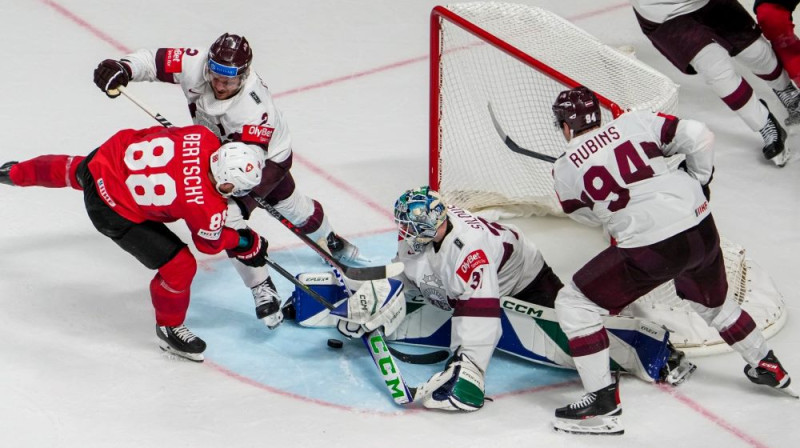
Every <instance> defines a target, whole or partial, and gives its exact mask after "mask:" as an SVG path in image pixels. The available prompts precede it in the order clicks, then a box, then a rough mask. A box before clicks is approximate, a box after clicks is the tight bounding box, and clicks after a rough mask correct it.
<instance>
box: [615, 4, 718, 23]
mask: <svg viewBox="0 0 800 448" xmlns="http://www.w3.org/2000/svg"><path fill="white" fill-rule="evenodd" d="M630 1H631V5H633V9H635V10H636V12H638V13H639V15H641V16H642V17H644V18H645V19H647V20H649V21H651V22H656V23H664V22H666V21H667V20H669V19H672V18H675V17H677V16H682V15H684V14H689V13H690V12H695V11H697V10H698V9H700V8H702V7H703V6H706V5H707V4H708V2H709V0H630Z"/></svg>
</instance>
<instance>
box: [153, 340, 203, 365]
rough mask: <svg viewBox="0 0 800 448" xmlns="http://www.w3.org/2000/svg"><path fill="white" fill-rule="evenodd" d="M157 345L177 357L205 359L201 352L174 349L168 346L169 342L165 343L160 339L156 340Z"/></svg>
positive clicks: (190, 359) (196, 360) (196, 359)
mask: <svg viewBox="0 0 800 448" xmlns="http://www.w3.org/2000/svg"><path fill="white" fill-rule="evenodd" d="M158 347H159V348H161V350H163V351H164V352H166V353H168V354H170V355H175V356H177V357H179V358H183V359H188V360H189V361H193V362H203V360H204V359H205V357H203V354H202V353H187V352H182V351H180V350H175V349H174V348H172V346H170V345H169V344H167V343H166V342H164V341H162V340H159V341H158Z"/></svg>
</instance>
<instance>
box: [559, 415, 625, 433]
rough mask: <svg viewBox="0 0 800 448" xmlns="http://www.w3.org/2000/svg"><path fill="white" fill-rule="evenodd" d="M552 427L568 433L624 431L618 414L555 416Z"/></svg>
mask: <svg viewBox="0 0 800 448" xmlns="http://www.w3.org/2000/svg"><path fill="white" fill-rule="evenodd" d="M553 429H555V430H556V431H561V432H567V433H570V434H588V435H600V436H618V435H622V434H624V433H625V428H623V427H622V422H621V421H620V417H619V416H596V417H591V418H587V419H584V420H568V419H561V418H556V419H555V421H553Z"/></svg>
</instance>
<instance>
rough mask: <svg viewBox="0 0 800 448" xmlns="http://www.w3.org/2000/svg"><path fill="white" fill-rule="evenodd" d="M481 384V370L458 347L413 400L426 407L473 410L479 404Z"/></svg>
mask: <svg viewBox="0 0 800 448" xmlns="http://www.w3.org/2000/svg"><path fill="white" fill-rule="evenodd" d="M483 384H484V381H483V371H482V370H481V369H480V367H478V366H477V365H475V363H474V362H472V360H471V359H470V358H469V356H467V355H464V354H461V349H460V348H459V349H458V350H456V354H455V356H453V357H452V358H450V361H448V362H447V366H446V367H445V369H444V371H443V372H439V373H437V374H435V375H433V376H432V377H431V379H429V380H428V382H426V383H425V384H423V385H422V387H420V388H419V390H417V393H416V395H415V396H414V401H422V405H423V406H425V407H426V408H429V409H441V410H444V411H466V412H469V411H477V410H478V409H480V408H482V407H483V401H484V387H483Z"/></svg>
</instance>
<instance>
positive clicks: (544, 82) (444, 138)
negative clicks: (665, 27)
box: [429, 2, 786, 353]
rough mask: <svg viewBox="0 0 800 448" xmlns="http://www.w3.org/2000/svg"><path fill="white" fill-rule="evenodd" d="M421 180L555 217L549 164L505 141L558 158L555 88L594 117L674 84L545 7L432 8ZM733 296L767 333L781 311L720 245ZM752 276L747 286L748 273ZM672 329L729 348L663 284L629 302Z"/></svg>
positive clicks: (473, 200) (468, 200)
mask: <svg viewBox="0 0 800 448" xmlns="http://www.w3.org/2000/svg"><path fill="white" fill-rule="evenodd" d="M430 81H431V86H430V94H431V98H430V120H431V121H430V159H429V183H430V185H431V186H432V187H433V188H435V189H436V190H438V191H439V192H440V193H441V194H442V196H443V198H444V199H445V200H446V201H447V202H448V203H450V204H454V205H458V206H460V207H463V208H466V209H468V210H472V211H475V212H481V211H487V209H491V210H492V211H493V215H494V216H503V217H511V216H530V215H545V214H550V215H556V216H563V213H562V212H561V208H560V206H559V205H558V201H557V200H556V197H555V193H554V189H553V181H552V175H551V170H552V164H551V163H550V162H546V161H542V160H539V159H536V158H533V157H530V156H528V155H526V154H523V153H520V151H514V150H513V149H512V148H511V147H510V146H513V145H509V144H507V143H506V141H505V140H504V138H503V137H502V135H503V134H505V135H508V136H509V137H510V138H512V139H513V140H514V141H515V142H516V143H517V144H518V145H519V146H520V147H523V148H530V149H532V150H535V151H536V152H538V153H541V154H545V155H549V156H551V157H558V156H559V155H560V154H561V153H562V152H563V150H564V137H563V136H562V134H561V132H560V130H559V129H557V128H556V127H555V125H554V123H553V117H552V112H551V106H552V104H553V101H554V100H555V98H556V96H557V95H558V93H559V92H560V91H562V90H565V89H567V88H571V87H574V86H577V85H585V86H587V87H589V88H590V89H592V90H593V91H595V93H597V95H598V99H599V100H600V103H601V106H602V108H601V110H602V114H603V121H604V122H608V121H610V120H611V119H613V118H615V117H617V116H619V114H621V113H622V112H623V111H624V110H638V109H644V110H654V111H662V112H667V113H671V112H674V110H675V109H676V107H677V101H678V91H677V85H676V84H675V83H673V82H672V81H671V80H670V79H669V78H667V77H666V76H664V75H663V74H661V73H659V72H658V71H656V70H654V69H653V68H651V67H649V66H648V65H646V64H644V63H642V62H641V61H639V60H637V59H635V58H634V57H632V56H631V55H630V54H628V53H626V52H624V51H621V50H618V49H614V48H611V47H609V46H607V45H605V44H603V43H602V42H600V41H599V40H598V39H596V38H595V37H593V36H591V35H590V34H588V33H587V32H585V31H583V30H581V29H580V28H578V27H576V26H575V25H573V24H571V23H570V22H568V21H566V20H564V19H563V18H561V17H559V16H557V15H555V14H553V13H551V12H549V11H547V10H544V9H540V8H536V7H532V6H524V5H516V4H506V3H495V2H477V3H460V4H451V5H447V6H437V7H436V8H434V9H433V11H432V13H431V71H430ZM723 249H724V252H725V261H726V266H727V269H728V281H729V285H730V290H731V291H730V293H729V298H732V299H734V300H737V301H738V302H739V303H740V304H742V305H743V307H744V308H745V309H746V310H748V312H750V314H751V315H752V316H753V318H754V319H756V320H757V323H758V325H759V327H760V328H761V329H762V330H763V331H764V332H765V335H767V336H768V337H769V336H771V335H772V334H774V333H775V332H777V331H778V330H779V329H780V327H781V326H782V325H783V322H784V320H785V315H786V313H785V311H784V310H785V308H784V303H783V298H782V297H781V295H780V293H778V292H777V290H776V289H775V288H774V286H773V285H772V281H771V280H770V279H769V277H768V276H766V275H765V274H763V271H761V270H760V269H759V268H758V267H757V265H755V264H754V263H752V261H751V260H749V259H747V258H746V257H745V253H744V249H743V248H741V247H740V246H738V245H736V244H734V243H731V242H729V241H725V243H724V245H723ZM756 280H757V281H758V282H759V283H758V284H754V281H756ZM628 311H630V312H633V313H635V315H637V316H640V317H647V318H649V319H651V320H654V321H656V322H659V323H662V324H664V325H665V326H666V327H667V328H670V329H671V330H673V337H672V339H673V343H675V344H676V345H677V346H680V347H682V348H694V350H693V351H694V352H695V353H712V352H715V351H719V350H725V349H726V348H727V345H726V344H724V342H723V341H722V340H721V339H720V338H719V335H718V334H717V333H716V332H715V331H714V330H713V329H710V328H708V327H707V326H706V325H705V323H704V322H703V321H702V320H701V319H700V318H699V317H697V316H696V315H695V314H694V313H693V312H692V311H691V309H689V307H688V306H686V305H685V304H684V303H683V302H682V301H680V300H679V299H678V298H677V296H676V295H675V289H674V287H673V286H672V285H671V284H665V285H663V286H662V287H660V288H658V289H657V290H656V291H654V292H652V293H651V294H649V295H648V296H646V297H645V298H642V299H640V300H639V301H637V303H636V308H635V309H631V310H628Z"/></svg>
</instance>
